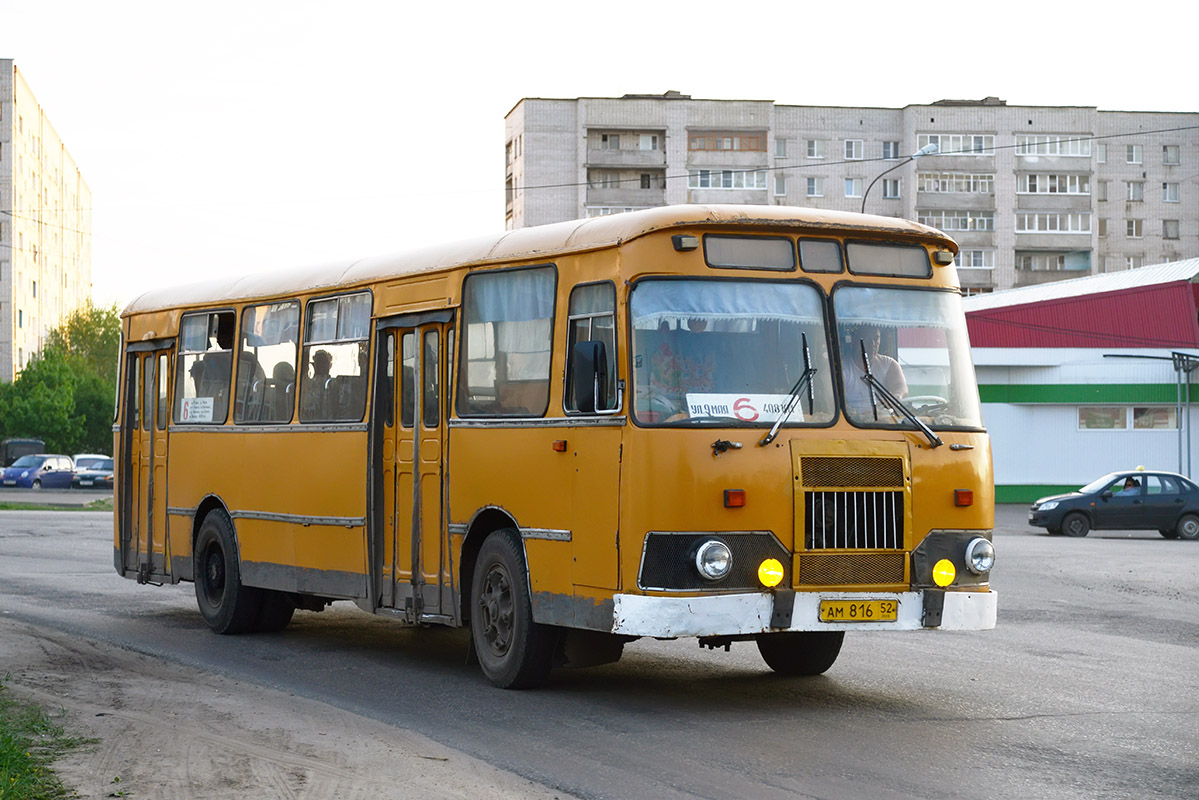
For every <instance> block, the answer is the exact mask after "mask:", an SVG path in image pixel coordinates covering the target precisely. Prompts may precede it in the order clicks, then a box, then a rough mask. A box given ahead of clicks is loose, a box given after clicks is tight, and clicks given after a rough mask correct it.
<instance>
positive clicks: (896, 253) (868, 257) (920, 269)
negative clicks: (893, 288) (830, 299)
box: [845, 242, 933, 278]
mask: <svg viewBox="0 0 1199 800" xmlns="http://www.w3.org/2000/svg"><path fill="white" fill-rule="evenodd" d="M845 255H846V256H847V257H848V259H849V271H850V272H852V273H853V274H855V275H893V276H897V277H904V278H927V277H930V276H931V275H932V274H933V267H932V262H931V261H929V260H928V251H927V250H925V249H924V248H923V247H921V246H920V245H902V244H866V243H865V242H850V243H849V244H848V245H846V247H845Z"/></svg>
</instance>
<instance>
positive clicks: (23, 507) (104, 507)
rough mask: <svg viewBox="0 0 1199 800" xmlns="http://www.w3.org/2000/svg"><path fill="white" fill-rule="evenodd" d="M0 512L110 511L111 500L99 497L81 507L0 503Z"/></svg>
mask: <svg viewBox="0 0 1199 800" xmlns="http://www.w3.org/2000/svg"><path fill="white" fill-rule="evenodd" d="M0 511H112V498H111V497H100V498H98V499H96V500H93V501H91V502H90V503H88V504H86V505H82V506H79V505H61V506H56V505H51V504H48V503H12V502H0Z"/></svg>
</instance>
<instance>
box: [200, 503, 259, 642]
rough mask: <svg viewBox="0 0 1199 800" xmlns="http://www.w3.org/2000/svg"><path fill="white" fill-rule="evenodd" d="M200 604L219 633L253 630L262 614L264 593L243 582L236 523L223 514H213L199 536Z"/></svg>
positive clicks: (203, 523)
mask: <svg viewBox="0 0 1199 800" xmlns="http://www.w3.org/2000/svg"><path fill="white" fill-rule="evenodd" d="M194 553H195V555H194V558H195V572H194V573H193V574H194V575H195V579H196V603H197V604H198V605H199V606H200V615H201V616H203V617H204V621H205V622H206V623H208V627H210V628H212V629H213V630H214V631H216V632H217V633H245V632H247V631H250V630H253V629H254V627H255V623H256V622H257V620H258V616H259V613H260V612H261V610H262V595H261V590H259V589H255V588H253V587H250V586H245V585H243V584H242V582H241V568H240V566H239V565H238V562H237V551H236V549H235V548H234V540H233V523H232V521H231V520H230V519H229V517H228V516H227V515H226V514H225V513H224V512H223V511H210V512H209V513H208V516H206V517H204V522H202V523H201V524H200V533H199V534H198V535H197V536H196V547H195V551H194Z"/></svg>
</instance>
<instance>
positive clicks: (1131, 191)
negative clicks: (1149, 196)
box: [1128, 181, 1145, 203]
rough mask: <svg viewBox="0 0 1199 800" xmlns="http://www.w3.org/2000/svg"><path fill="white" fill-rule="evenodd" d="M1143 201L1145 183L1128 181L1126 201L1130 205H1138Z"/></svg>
mask: <svg viewBox="0 0 1199 800" xmlns="http://www.w3.org/2000/svg"><path fill="white" fill-rule="evenodd" d="M1144 199H1145V182H1144V181H1129V182H1128V201H1129V202H1131V203H1139V202H1141V201H1142V200H1144Z"/></svg>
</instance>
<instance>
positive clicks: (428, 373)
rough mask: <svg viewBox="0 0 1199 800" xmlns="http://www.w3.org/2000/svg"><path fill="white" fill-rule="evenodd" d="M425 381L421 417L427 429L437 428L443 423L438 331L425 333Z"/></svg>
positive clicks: (423, 363)
mask: <svg viewBox="0 0 1199 800" xmlns="http://www.w3.org/2000/svg"><path fill="white" fill-rule="evenodd" d="M421 367H422V372H423V373H424V380H423V383H422V384H421V398H420V399H421V408H422V412H421V416H422V418H423V419H424V423H425V427H426V428H436V427H437V425H438V423H439V422H440V421H441V415H440V414H439V413H438V411H439V410H440V405H441V403H440V397H441V395H440V392H439V391H438V389H439V388H440V387H439V386H438V380H437V331H428V332H426V333H425V354H424V360H423V361H422V362H421Z"/></svg>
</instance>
